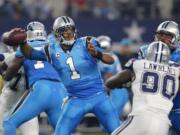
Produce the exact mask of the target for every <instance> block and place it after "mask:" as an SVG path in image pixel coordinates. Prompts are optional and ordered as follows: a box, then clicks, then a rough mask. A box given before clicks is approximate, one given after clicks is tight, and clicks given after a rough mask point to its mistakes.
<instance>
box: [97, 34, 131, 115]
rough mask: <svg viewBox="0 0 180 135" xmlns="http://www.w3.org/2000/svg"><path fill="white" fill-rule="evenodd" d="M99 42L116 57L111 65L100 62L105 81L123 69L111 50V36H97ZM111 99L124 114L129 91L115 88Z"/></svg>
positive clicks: (119, 111)
mask: <svg viewBox="0 0 180 135" xmlns="http://www.w3.org/2000/svg"><path fill="white" fill-rule="evenodd" d="M97 40H98V42H99V43H100V46H101V48H102V49H104V51H105V52H108V53H111V54H112V56H113V58H114V63H113V64H111V65H108V64H104V63H103V62H101V61H100V62H99V63H98V64H99V67H100V70H101V74H102V77H103V79H104V81H106V80H107V79H108V78H109V77H111V76H113V75H114V74H116V73H118V72H120V71H121V70H122V67H121V63H120V61H119V59H118V57H117V56H116V54H114V53H113V52H112V50H111V47H112V45H111V44H112V43H111V38H110V37H108V36H105V35H101V36H99V37H97ZM110 99H111V101H112V103H113V105H114V107H115V109H116V111H117V113H118V115H119V116H121V115H122V112H123V108H124V105H125V104H126V103H127V101H128V99H129V96H128V91H127V89H126V88H122V89H121V90H120V89H118V88H117V89H114V90H112V91H110Z"/></svg>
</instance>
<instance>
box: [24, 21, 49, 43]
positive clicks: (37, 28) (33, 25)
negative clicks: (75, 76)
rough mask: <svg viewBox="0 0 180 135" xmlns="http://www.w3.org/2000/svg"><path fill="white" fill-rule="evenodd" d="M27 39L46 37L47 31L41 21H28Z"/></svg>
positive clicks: (44, 38)
mask: <svg viewBox="0 0 180 135" xmlns="http://www.w3.org/2000/svg"><path fill="white" fill-rule="evenodd" d="M26 33H27V40H28V41H32V40H46V39H47V33H46V30H45V27H44V25H43V24H42V23H41V22H36V21H34V22H30V23H29V24H28V25H27V31H26Z"/></svg>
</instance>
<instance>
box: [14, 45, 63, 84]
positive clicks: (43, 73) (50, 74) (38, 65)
mask: <svg viewBox="0 0 180 135" xmlns="http://www.w3.org/2000/svg"><path fill="white" fill-rule="evenodd" d="M28 44H29V45H30V46H31V47H33V48H34V49H35V50H41V49H42V48H43V46H44V45H46V44H48V42H47V41H32V42H28ZM22 56H23V55H22V53H21V51H20V50H19V49H18V50H17V51H16V57H22ZM23 66H24V70H25V74H26V77H27V81H28V85H29V87H30V86H32V84H33V83H34V82H35V81H37V80H40V79H41V80H42V79H45V80H54V81H60V77H59V75H58V73H57V71H56V70H55V69H54V68H53V66H52V65H51V64H50V63H48V62H46V61H35V60H30V59H24V61H23Z"/></svg>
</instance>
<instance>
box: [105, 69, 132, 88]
mask: <svg viewBox="0 0 180 135" xmlns="http://www.w3.org/2000/svg"><path fill="white" fill-rule="evenodd" d="M132 77H133V73H132V71H131V70H129V69H125V70H123V71H121V72H119V73H117V74H116V75H114V76H112V77H110V78H109V79H107V81H106V83H105V84H106V87H107V88H109V89H114V88H120V87H123V84H125V83H127V82H130V81H131V79H132Z"/></svg>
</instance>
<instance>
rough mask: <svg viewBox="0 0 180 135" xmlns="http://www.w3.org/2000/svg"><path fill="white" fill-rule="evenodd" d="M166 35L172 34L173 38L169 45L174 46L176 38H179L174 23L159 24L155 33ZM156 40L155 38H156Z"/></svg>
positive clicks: (177, 29) (176, 25)
mask: <svg viewBox="0 0 180 135" xmlns="http://www.w3.org/2000/svg"><path fill="white" fill-rule="evenodd" d="M160 32H163V33H167V34H172V35H173V38H172V41H171V43H172V44H176V42H177V40H178V38H179V26H178V24H177V23H176V22H174V21H164V22H162V23H161V24H159V26H158V28H157V30H156V33H160ZM156 39H157V37H156Z"/></svg>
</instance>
